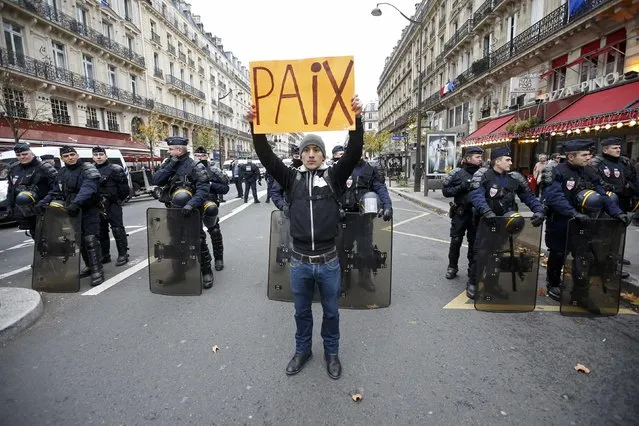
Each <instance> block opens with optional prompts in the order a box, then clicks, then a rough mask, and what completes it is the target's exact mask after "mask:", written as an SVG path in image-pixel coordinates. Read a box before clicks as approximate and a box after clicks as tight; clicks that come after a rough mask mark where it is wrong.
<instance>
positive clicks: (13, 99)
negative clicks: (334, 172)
mask: <svg viewBox="0 0 639 426" xmlns="http://www.w3.org/2000/svg"><path fill="white" fill-rule="evenodd" d="M4 109H5V112H6V114H7V115H8V116H10V117H19V118H27V107H26V105H25V104H24V93H23V92H21V91H19V90H14V89H10V88H8V87H5V88H4Z"/></svg>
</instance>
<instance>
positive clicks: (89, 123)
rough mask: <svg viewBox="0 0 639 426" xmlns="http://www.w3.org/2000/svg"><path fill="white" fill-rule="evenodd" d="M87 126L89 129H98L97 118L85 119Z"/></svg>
mask: <svg viewBox="0 0 639 426" xmlns="http://www.w3.org/2000/svg"><path fill="white" fill-rule="evenodd" d="M87 127H88V128H90V129H99V128H100V122H99V121H98V120H92V119H87Z"/></svg>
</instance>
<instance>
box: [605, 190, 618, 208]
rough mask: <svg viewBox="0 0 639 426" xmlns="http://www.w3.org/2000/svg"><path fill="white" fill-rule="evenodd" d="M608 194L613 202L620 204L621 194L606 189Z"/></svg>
mask: <svg viewBox="0 0 639 426" xmlns="http://www.w3.org/2000/svg"><path fill="white" fill-rule="evenodd" d="M606 195H607V196H608V198H610V199H611V200H612V202H613V203H615V204H616V205H619V196H618V195H617V194H615V193H614V192H612V191H606Z"/></svg>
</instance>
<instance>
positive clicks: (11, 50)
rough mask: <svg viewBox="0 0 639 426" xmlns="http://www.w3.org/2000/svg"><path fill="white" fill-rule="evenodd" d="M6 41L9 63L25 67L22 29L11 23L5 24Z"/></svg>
mask: <svg viewBox="0 0 639 426" xmlns="http://www.w3.org/2000/svg"><path fill="white" fill-rule="evenodd" d="M4 41H5V43H6V46H7V51H8V52H7V54H8V56H9V58H8V59H9V63H10V64H11V65H18V66H24V65H25V62H24V44H23V38H22V28H21V27H19V26H17V25H15V24H13V23H11V22H4Z"/></svg>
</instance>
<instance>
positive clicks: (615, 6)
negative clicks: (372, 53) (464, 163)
mask: <svg viewBox="0 0 639 426" xmlns="http://www.w3.org/2000/svg"><path fill="white" fill-rule="evenodd" d="M569 3H570V4H568V3H567V2H566V1H565V0H563V1H562V0H523V1H513V0H484V1H479V0H454V1H444V0H430V1H422V2H421V3H420V4H418V5H416V10H415V14H414V16H413V19H415V20H417V21H419V22H421V23H422V24H421V25H420V26H418V25H413V24H411V25H409V26H407V27H406V28H405V29H404V31H403V33H402V37H401V39H400V40H399V41H398V43H397V45H396V47H395V49H394V50H393V52H392V53H391V55H390V56H389V57H388V58H387V61H386V66H385V69H384V71H383V73H382V75H381V77H380V82H379V85H378V93H379V96H380V129H383V130H389V131H391V132H393V133H395V134H399V133H401V132H402V130H403V129H405V127H406V126H407V125H408V124H409V123H410V122H411V119H412V118H414V117H415V115H416V112H417V104H418V94H419V93H418V91H419V87H420V80H419V78H418V76H420V75H421V89H422V91H421V110H422V116H423V117H432V119H430V120H426V119H425V122H424V123H423V124H424V126H426V127H431V128H432V130H437V131H444V132H446V133H454V134H456V135H457V138H458V140H461V141H462V145H463V144H482V145H486V148H487V149H490V147H491V146H492V145H496V144H502V145H503V144H512V147H513V149H514V152H515V162H516V166H517V167H518V168H520V169H525V168H529V167H531V165H532V164H534V162H535V157H536V154H539V153H542V152H549V151H553V150H555V149H556V147H557V145H558V144H560V143H561V141H562V140H564V139H566V138H571V137H575V136H578V135H581V137H583V136H584V134H586V133H588V137H592V138H594V139H596V140H598V139H600V138H602V137H606V136H607V135H610V134H612V133H615V132H616V134H619V135H621V136H624V137H626V140H627V142H628V143H627V144H626V146H625V148H624V150H625V152H624V153H625V154H626V155H628V156H630V157H632V158H636V157H637V156H638V155H639V144H638V143H637V141H636V136H635V134H636V131H635V127H634V126H635V124H636V118H639V115H637V113H638V112H639V110H637V108H636V107H637V105H635V106H633V105H634V100H639V95H638V96H636V98H634V99H631V100H630V102H628V105H622V104H621V103H619V105H617V106H616V107H615V108H617V107H618V108H619V109H615V110H609V109H610V108H608V107H606V108H608V110H606V108H604V107H603V106H602V105H601V103H599V105H591V107H590V108H585V109H583V108H582V111H580V112H579V114H581V118H582V119H583V118H589V117H592V120H594V121H592V123H593V124H592V126H590V127H589V126H587V125H585V124H583V125H581V129H578V128H577V127H579V126H578V125H577V124H574V125H573V126H572V127H575V126H576V127H575V128H574V129H564V128H563V127H566V124H565V123H563V122H562V123H563V124H562V123H559V121H558V118H561V115H558V114H560V113H561V114H564V115H565V116H566V117H567V115H566V113H562V111H564V110H565V111H566V112H568V110H567V108H569V107H571V106H572V105H573V103H575V102H577V101H579V102H581V103H584V102H586V100H583V101H581V100H580V98H581V97H583V96H585V95H586V94H588V93H592V94H593V95H594V94H595V92H597V91H604V92H605V90H606V89H609V90H612V89H613V88H615V87H617V86H622V85H626V84H629V85H632V86H627V87H626V89H627V90H626V91H628V90H631V89H634V82H636V81H637V80H636V71H639V42H638V35H639V30H638V23H639V21H638V19H637V16H639V5H637V2H633V1H632V0H586V1H584V2H576V3H581V5H580V6H579V7H578V8H576V9H575V8H574V7H573V5H572V4H573V2H569ZM420 43H421V44H420ZM621 90H623V88H622V89H621ZM608 95H610V96H608ZM608 95H606V94H605V93H604V94H603V95H601V96H603V97H604V98H608V97H610V98H617V97H619V96H618V93H614V94H613V93H612V92H608ZM630 97H631V98H632V96H630ZM621 98H623V97H621ZM589 103H591V102H589ZM610 107H612V106H610ZM602 108H603V109H602ZM619 111H621V112H622V113H623V114H625V115H623V114H622V115H620V116H619V117H616V116H614V114H615V113H619ZM573 112H574V111H573ZM568 115H570V114H568ZM573 115H574V114H573ZM613 116H614V117H613ZM566 117H564V118H566ZM606 117H608V118H606ZM577 118H578V117H572V118H571V120H573V121H575V120H576V119H577ZM597 120H598V121H597ZM606 120H607V121H606ZM615 120H617V121H615ZM612 121H614V122H612ZM595 122H597V123H599V124H598V125H597V123H595ZM548 123H556V124H557V125H556V126H554V127H552V126H548ZM619 123H621V125H619ZM559 124H562V125H563V127H562V126H559ZM607 124H611V126H610V127H608V128H606V125H607ZM595 125H597V127H598V129H597V131H596V132H595V131H594V126H595ZM568 127H571V126H568ZM586 127H588V132H585V129H586ZM591 128H592V130H593V131H591ZM568 130H571V132H570V133H568ZM574 130H579V131H578V132H577V133H575V132H574Z"/></svg>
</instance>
